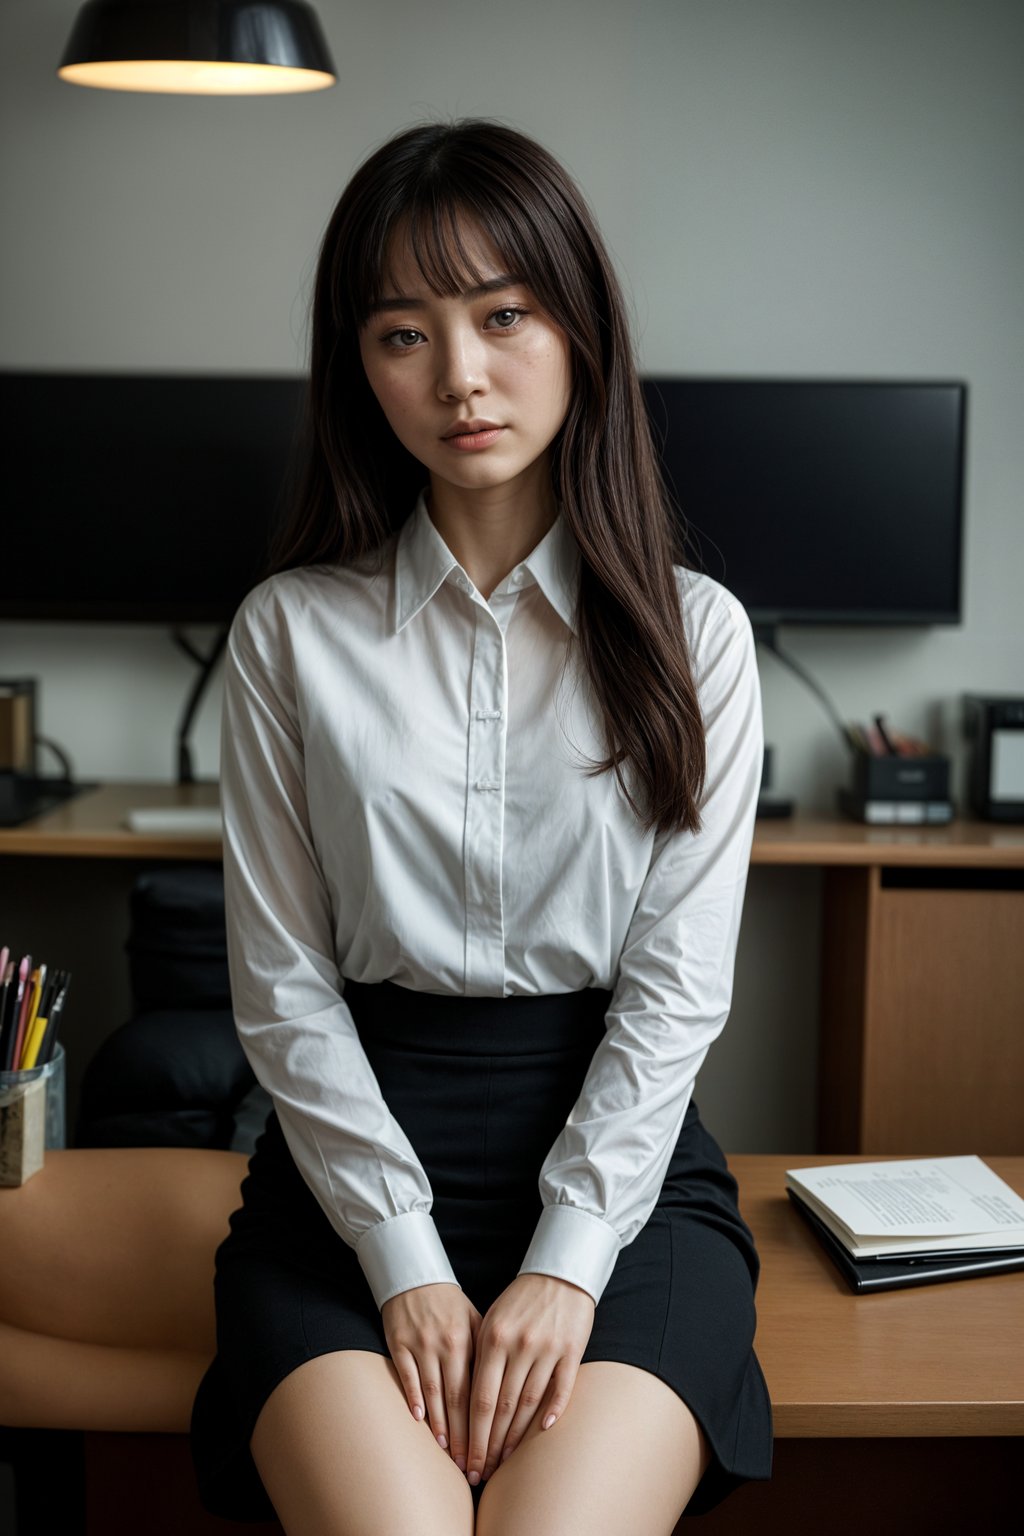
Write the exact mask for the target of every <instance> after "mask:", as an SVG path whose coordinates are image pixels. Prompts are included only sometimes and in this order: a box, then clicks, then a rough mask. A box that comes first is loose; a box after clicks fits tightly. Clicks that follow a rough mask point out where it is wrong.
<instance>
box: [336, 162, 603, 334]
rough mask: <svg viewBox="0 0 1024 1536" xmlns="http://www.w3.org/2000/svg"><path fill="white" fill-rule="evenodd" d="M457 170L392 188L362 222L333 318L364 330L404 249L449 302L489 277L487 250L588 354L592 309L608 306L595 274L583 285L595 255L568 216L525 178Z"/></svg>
mask: <svg viewBox="0 0 1024 1536" xmlns="http://www.w3.org/2000/svg"><path fill="white" fill-rule="evenodd" d="M453 162H455V156H453V155H448V156H446V157H445V161H444V163H443V164H438V165H435V166H432V167H429V168H428V169H426V170H424V171H421V173H420V175H419V176H418V177H417V178H416V179H415V180H414V181H411V184H410V183H406V184H405V185H401V186H392V187H390V188H388V189H387V191H388V192H390V194H391V195H390V196H385V197H384V198H382V199H381V200H380V201H379V202H378V203H377V205H376V207H375V209H374V214H373V217H371V218H370V219H368V220H366V221H365V222H364V223H363V224H362V228H361V229H360V230H359V233H358V235H357V238H356V239H355V240H354V241H353V242H352V243H351V245H350V246H349V247H348V250H347V252H346V255H347V260H346V262H345V270H344V271H339V272H338V273H337V280H338V281H337V286H336V288H335V293H334V299H335V312H336V314H337V316H338V319H339V321H340V322H341V326H342V328H343V329H345V330H349V329H350V330H351V331H353V332H358V330H359V329H360V328H361V327H362V326H363V325H365V324H366V322H367V321H368V320H369V319H370V317H371V316H372V315H373V314H374V312H375V311H376V309H377V307H378V305H379V304H380V302H381V300H382V299H383V298H384V297H385V295H386V294H387V293H388V292H389V290H390V291H392V292H393V291H394V290H393V286H392V284H391V281H390V276H389V268H390V267H391V264H392V262H393V259H394V257H395V254H396V251H397V250H399V249H401V248H402V247H403V246H405V247H406V248H407V249H408V250H409V251H410V252H411V254H412V257H413V260H414V261H415V263H416V266H417V267H418V269H419V271H420V273H421V274H422V277H423V280H424V282H425V283H426V285H427V287H428V288H429V289H430V291H431V292H432V293H435V294H437V295H438V296H440V297H443V298H452V297H455V296H457V295H458V294H460V293H464V292H466V291H467V290H468V289H471V288H474V287H477V286H478V285H479V284H480V283H482V282H483V281H484V280H485V278H487V277H488V276H493V273H484V272H482V271H481V270H480V268H479V266H478V256H479V247H480V245H481V244H484V245H485V246H487V247H489V248H490V249H491V250H492V251H493V253H494V259H495V260H496V261H497V263H498V270H499V271H500V272H502V273H504V274H506V275H507V276H508V277H509V278H510V279H511V280H512V281H516V282H520V283H524V284H525V285H526V286H527V287H529V288H530V289H531V290H532V292H533V293H534V295H535V296H536V298H537V300H538V302H539V303H540V304H541V306H542V307H543V308H544V310H545V311H546V312H547V313H548V314H549V315H550V316H551V318H552V319H553V320H554V321H555V322H556V323H557V324H558V325H560V326H561V327H562V329H563V330H564V331H566V333H567V335H568V337H569V340H570V342H571V343H572V346H573V350H574V351H575V352H577V353H579V352H582V353H584V354H592V352H593V346H594V318H595V308H598V307H600V308H603V307H604V306H603V305H601V306H598V305H597V300H598V296H599V291H600V286H601V285H600V282H599V280H598V278H597V274H590V275H591V279H592V280H591V282H590V283H589V284H581V281H580V275H581V257H582V258H583V259H585V258H586V257H587V256H588V255H589V254H590V253H589V250H588V249H587V244H586V242H585V241H583V240H578V241H576V242H573V241H572V240H571V239H570V233H571V225H572V223H573V220H572V218H571V210H568V209H566V208H564V207H563V208H561V209H556V208H555V207H553V206H552V205H551V198H550V196H545V190H546V189H540V188H538V187H537V186H536V185H534V186H529V185H523V184H522V178H521V176H514V175H506V177H504V178H501V177H500V176H499V175H496V168H495V166H494V165H493V164H491V165H489V166H488V167H487V169H488V171H489V175H488V176H487V177H483V176H481V175H480V171H481V170H482V167H477V166H475V165H473V164H472V163H470V164H465V165H464V164H462V163H458V162H456V163H453ZM410 180H411V179H410ZM481 183H483V186H481ZM382 190H383V189H382ZM574 245H575V247H576V248H575V249H574V248H573V247H574ZM471 247H475V248H476V256H475V255H474V250H473V249H471Z"/></svg>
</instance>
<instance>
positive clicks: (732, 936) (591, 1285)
mask: <svg viewBox="0 0 1024 1536" xmlns="http://www.w3.org/2000/svg"><path fill="white" fill-rule="evenodd" d="M692 652H693V655H694V660H695V675H696V681H697V687H698V697H699V700H700V704H701V711H702V715H703V718H704V725H705V731H706V735H707V771H706V778H705V787H704V794H703V797H702V801H701V817H702V823H703V825H702V830H701V831H700V832H699V833H698V834H697V835H694V834H692V833H673V834H659V835H658V836H657V837H656V838H655V840H654V846H653V850H652V856H651V863H650V867H649V871H648V874H647V877H646V879H645V880H644V883H643V885H642V887H641V889H640V893H639V896H638V899H637V903H636V907H635V910H634V913H633V916H632V920H631V922H630V924H629V928H628V931H627V934H626V939H625V943H624V945H623V948H622V953H621V957H620V961H619V967H618V973H617V977H616V982H615V988H614V991H613V995H612V1001H611V1004H610V1006H609V1009H608V1013H607V1016H606V1032H605V1035H604V1038H603V1039H602V1041H601V1043H600V1045H599V1046H598V1048H597V1050H596V1051H595V1054H594V1058H593V1061H592V1062H591V1065H590V1068H589V1070H588V1073H587V1076H586V1078H585V1080H584V1083H583V1087H582V1089H581V1091H580V1094H579V1096H578V1098H577V1101H576V1103H575V1105H574V1107H573V1109H572V1112H571V1114H570V1116H569V1119H568V1121H567V1123H566V1125H565V1128H564V1129H563V1131H562V1132H561V1133H560V1134H559V1136H558V1138H557V1140H556V1141H555V1144H554V1146H553V1147H552V1148H551V1150H550V1152H549V1154H548V1156H547V1157H546V1159H545V1161H544V1163H543V1166H542V1168H541V1172H540V1179H539V1187H540V1193H541V1199H542V1202H543V1210H542V1212H541V1216H540V1219H539V1221H538V1224H537V1227H536V1229H535V1231H534V1236H533V1239H532V1241H531V1243H530V1247H529V1249H528V1251H527V1254H526V1257H525V1259H524V1261H523V1263H522V1265H521V1267H520V1273H521V1274H525V1273H542V1274H550V1275H556V1276H558V1277H560V1278H562V1279H565V1280H569V1281H571V1282H572V1283H573V1284H575V1285H578V1286H580V1287H582V1288H583V1289H584V1290H586V1291H588V1292H589V1293H590V1295H591V1296H592V1297H593V1298H594V1300H595V1301H599V1300H600V1298H601V1294H602V1292H603V1290H604V1288H605V1286H606V1285H607V1283H608V1281H609V1279H610V1277H611V1274H612V1271H613V1269H614V1267H615V1261H616V1258H617V1256H618V1253H619V1250H620V1249H621V1248H623V1247H625V1246H626V1245H627V1244H629V1243H630V1242H631V1241H632V1240H633V1239H634V1238H635V1237H636V1235H637V1233H638V1232H639V1231H640V1230H641V1228H642V1227H643V1226H644V1224H645V1222H646V1221H647V1219H648V1217H649V1216H650V1214H651V1212H652V1210H653V1209H654V1206H655V1205H656V1203H657V1200H658V1196H659V1194H660V1192H661V1188H662V1184H663V1183H664V1179H665V1174H666V1172H667V1169H668V1164H669V1161H670V1159H671V1156H672V1152H673V1149H674V1146H675V1142H676V1139H677V1137H678V1135H679V1131H680V1128H681V1126H682V1122H683V1117H684V1115H685V1113H686V1109H687V1107H688V1105H689V1102H690V1098H691V1095H692V1091H693V1084H694V1079H695V1078H696V1075H697V1072H698V1070H699V1068H700V1065H701V1063H702V1062H703V1060H704V1057H705V1056H706V1054H707V1051H708V1048H709V1047H710V1045H711V1043H712V1041H713V1040H714V1039H715V1037H716V1036H717V1035H718V1034H719V1033H720V1031H721V1029H722V1027H723V1025H724V1024H725V1021H726V1018H727V1017H728V1013H729V1007H730V1003H731V997H732V981H733V969H734V962H735V955H736V944H737V940H738V937H739V927H740V917H741V912H742V906H743V896H744V891H745V888H746V878H747V868H748V864H749V858H750V847H751V842H752V839H753V831H754V817H755V811H756V805H757V795H758V790H759V786H760V782H761V769H762V758H763V730H762V721H761V695H760V684H759V679H758V673H757V663H756V657H755V651H754V640H753V633H752V630H751V626H750V621H749V619H748V618H747V615H746V613H745V612H744V610H743V608H742V606H741V605H740V604H739V603H738V602H737V601H736V600H735V598H733V597H732V596H731V595H730V594H727V593H725V594H724V595H723V601H722V602H721V603H720V604H719V605H718V606H717V608H716V609H715V610H714V611H713V613H712V614H711V615H709V617H708V619H707V622H706V625H705V627H704V632H703V633H702V634H701V635H700V636H699V637H698V640H697V643H696V644H694V645H693V646H692Z"/></svg>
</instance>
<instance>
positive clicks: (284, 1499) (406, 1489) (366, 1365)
mask: <svg viewBox="0 0 1024 1536" xmlns="http://www.w3.org/2000/svg"><path fill="white" fill-rule="evenodd" d="M252 1454H253V1459H254V1461H255V1462H256V1466H257V1468H258V1470H259V1474H260V1476H261V1478H262V1479H263V1484H264V1487H265V1488H266V1490H267V1493H268V1494H269V1495H270V1499H271V1502H272V1503H273V1505H274V1508H275V1509H276V1511H277V1514H278V1518H279V1519H280V1521H281V1524H282V1525H283V1526H284V1528H285V1531H286V1532H287V1533H288V1536H409V1533H410V1532H413V1531H415V1532H416V1536H472V1531H473V1495H472V1493H471V1491H470V1487H469V1483H468V1482H467V1481H466V1477H465V1474H464V1473H462V1472H460V1471H459V1469H458V1467H456V1465H455V1463H454V1462H453V1461H452V1460H451V1458H450V1456H449V1455H448V1454H447V1452H446V1451H443V1450H442V1449H441V1447H440V1446H439V1445H438V1443H437V1441H436V1440H435V1439H434V1436H433V1433H432V1432H431V1430H430V1427H429V1426H428V1424H427V1423H426V1422H421V1423H417V1421H416V1420H415V1419H414V1418H413V1416H412V1414H411V1413H410V1412H409V1405H408V1403H407V1401H406V1397H405V1393H404V1391H403V1390H402V1385H401V1382H400V1381H399V1377H398V1372H397V1371H396V1370H395V1367H394V1365H393V1363H392V1362H391V1360H389V1359H388V1358H387V1357H386V1356H385V1355H377V1354H373V1353H372V1352H371V1351H368V1350H353V1349H346V1350H339V1351H337V1352H335V1353H333V1354H329V1355H320V1356H318V1357H317V1358H316V1359H315V1360H307V1361H306V1363H305V1364H304V1365H300V1366H299V1367H298V1369H297V1370H295V1371H293V1372H292V1373H291V1374H290V1375H289V1376H286V1377H285V1379H284V1381H282V1382H281V1383H280V1385H279V1386H278V1387H277V1388H275V1390H274V1391H273V1392H272V1393H271V1395H270V1397H269V1398H268V1399H267V1401H266V1403H265V1404H264V1406H263V1411H262V1412H261V1414H260V1416H259V1418H258V1419H257V1421H256V1428H255V1431H254V1433H253V1437H252Z"/></svg>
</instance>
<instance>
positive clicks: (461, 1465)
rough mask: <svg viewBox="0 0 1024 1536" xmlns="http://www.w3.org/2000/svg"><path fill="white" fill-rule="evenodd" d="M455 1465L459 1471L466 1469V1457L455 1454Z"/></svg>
mask: <svg viewBox="0 0 1024 1536" xmlns="http://www.w3.org/2000/svg"><path fill="white" fill-rule="evenodd" d="M455 1465H456V1466H457V1467H458V1469H459V1471H460V1472H465V1470H466V1458H465V1456H456V1458H455Z"/></svg>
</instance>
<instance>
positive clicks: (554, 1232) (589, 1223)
mask: <svg viewBox="0 0 1024 1536" xmlns="http://www.w3.org/2000/svg"><path fill="white" fill-rule="evenodd" d="M619 1247H620V1243H619V1234H618V1233H617V1232H616V1230H615V1228H614V1227H612V1226H609V1224H608V1222H606V1221H603V1220H602V1219H601V1217H600V1216H594V1215H592V1214H591V1212H590V1211H584V1210H583V1209H581V1207H580V1206H578V1205H546V1206H545V1207H544V1209H543V1210H542V1211H541V1213H540V1219H539V1221H538V1222H537V1226H536V1228H535V1229H534V1234H533V1239H532V1241H531V1243H530V1246H529V1248H528V1249H527V1250H526V1258H525V1259H524V1260H523V1262H522V1264H521V1265H520V1266H519V1273H520V1274H521V1275H554V1276H556V1277H557V1278H558V1279H559V1280H568V1281H570V1282H571V1283H572V1284H573V1285H578V1286H579V1287H580V1289H581V1290H584V1291H588V1292H589V1293H590V1295H591V1296H592V1297H593V1298H594V1302H595V1304H596V1303H597V1302H599V1301H600V1300H601V1294H602V1292H603V1291H604V1288H605V1286H606V1285H607V1284H608V1281H609V1280H610V1279H611V1276H612V1270H613V1269H614V1268H615V1260H616V1259H617V1258H618V1256H619Z"/></svg>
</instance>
